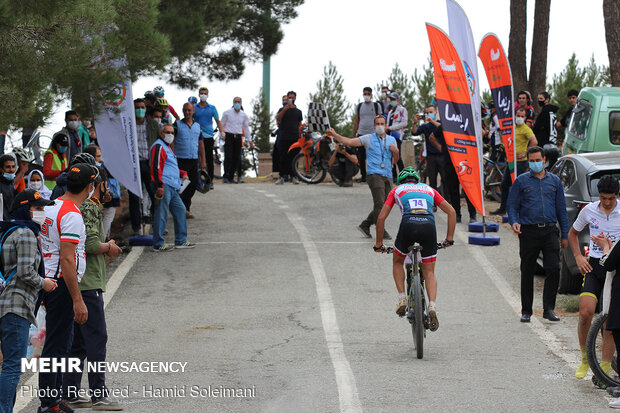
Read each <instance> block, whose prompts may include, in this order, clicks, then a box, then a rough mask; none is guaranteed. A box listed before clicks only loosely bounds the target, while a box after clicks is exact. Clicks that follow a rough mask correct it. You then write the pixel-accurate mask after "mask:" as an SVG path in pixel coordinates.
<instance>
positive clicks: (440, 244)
mask: <svg viewBox="0 0 620 413" xmlns="http://www.w3.org/2000/svg"><path fill="white" fill-rule="evenodd" d="M450 245H454V241H452V244H450ZM444 248H446V246H444V245H443V242H438V243H437V249H438V250H441V249H444ZM372 249H373V250H374V251H375V252H378V251H379V250H382V252H383V253H385V254H391V253H393V252H394V247H386V246H385V245H382V246H381V247H380V248H377V247H375V246H374V245H373V246H372ZM409 251H410V252H413V250H412V249H411V248H410V249H409Z"/></svg>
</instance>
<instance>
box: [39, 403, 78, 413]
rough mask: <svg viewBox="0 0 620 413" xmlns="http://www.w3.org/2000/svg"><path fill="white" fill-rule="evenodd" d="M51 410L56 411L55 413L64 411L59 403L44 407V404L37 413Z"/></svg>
mask: <svg viewBox="0 0 620 413" xmlns="http://www.w3.org/2000/svg"><path fill="white" fill-rule="evenodd" d="M71 411H73V410H71ZM50 412H55V413H56V412H58V413H62V412H63V410H61V409H60V407H59V406H58V405H56V406H53V407H42V406H40V407H39V408H38V409H37V413H50Z"/></svg>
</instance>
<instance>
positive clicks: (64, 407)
mask: <svg viewBox="0 0 620 413" xmlns="http://www.w3.org/2000/svg"><path fill="white" fill-rule="evenodd" d="M56 407H58V411H59V412H64V413H73V412H75V410H73V409H72V408H71V407H70V406H69V405H68V404H67V402H66V401H64V400H61V401H60V403H58V405H57V406H56Z"/></svg>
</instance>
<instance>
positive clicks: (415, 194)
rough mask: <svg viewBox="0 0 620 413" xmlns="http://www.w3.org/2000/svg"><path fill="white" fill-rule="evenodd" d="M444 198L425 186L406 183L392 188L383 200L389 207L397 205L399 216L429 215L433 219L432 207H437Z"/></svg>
mask: <svg viewBox="0 0 620 413" xmlns="http://www.w3.org/2000/svg"><path fill="white" fill-rule="evenodd" d="M443 201H444V198H443V197H442V196H441V194H439V192H437V191H436V190H435V189H433V188H431V187H430V186H428V185H426V184H414V183H406V184H402V185H398V186H397V187H395V188H393V189H392V190H391V191H390V193H389V194H388V196H387V199H386V200H385V205H389V206H390V207H392V206H394V203H398V206H399V207H400V211H401V215H402V216H403V217H404V216H406V215H416V214H425V215H430V216H431V217H432V218H433V219H434V218H435V216H434V215H433V205H439V204H441V203H442V202H443Z"/></svg>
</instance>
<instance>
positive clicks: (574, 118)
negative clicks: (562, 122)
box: [562, 87, 620, 155]
mask: <svg viewBox="0 0 620 413" xmlns="http://www.w3.org/2000/svg"><path fill="white" fill-rule="evenodd" d="M617 150H620V88H617V87H586V88H583V89H581V91H580V92H579V97H578V99H577V103H576V104H575V108H574V109H573V113H572V115H571V119H570V122H569V124H568V127H567V128H566V132H565V138H564V148H563V151H562V154H564V155H567V154H571V153H585V152H602V151H617Z"/></svg>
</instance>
